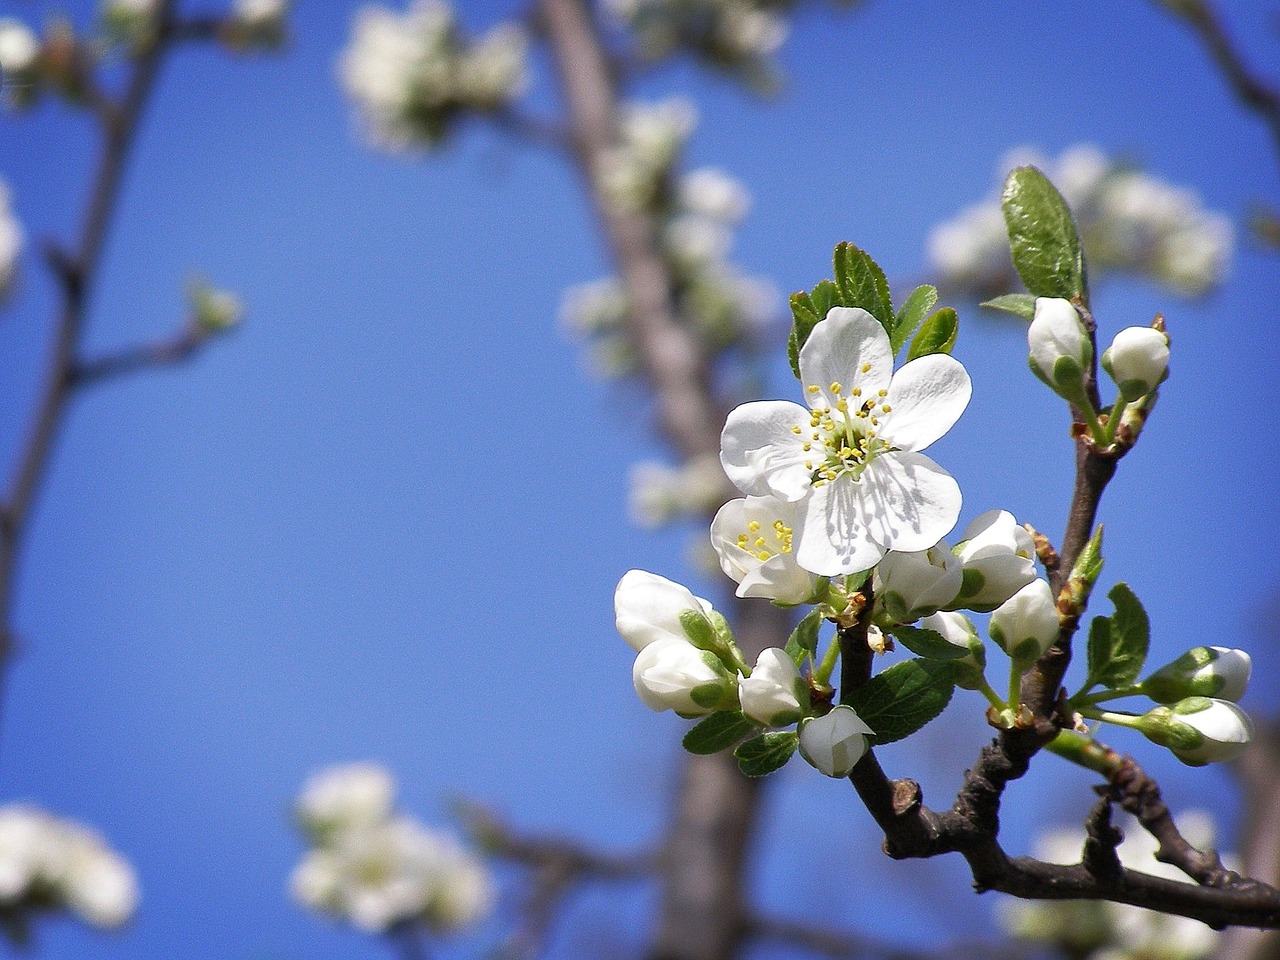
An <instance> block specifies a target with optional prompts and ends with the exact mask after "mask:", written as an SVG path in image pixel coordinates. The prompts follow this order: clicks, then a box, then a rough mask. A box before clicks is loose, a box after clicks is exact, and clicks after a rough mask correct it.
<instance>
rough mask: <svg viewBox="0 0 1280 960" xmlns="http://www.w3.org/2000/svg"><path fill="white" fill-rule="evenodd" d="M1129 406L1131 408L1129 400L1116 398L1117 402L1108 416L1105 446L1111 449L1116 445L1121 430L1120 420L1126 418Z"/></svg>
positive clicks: (1120, 397)
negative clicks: (1117, 433) (1118, 432)
mask: <svg viewBox="0 0 1280 960" xmlns="http://www.w3.org/2000/svg"><path fill="white" fill-rule="evenodd" d="M1127 406H1129V401H1128V400H1126V399H1125V398H1124V397H1122V396H1117V397H1116V402H1115V404H1114V405H1113V406H1112V407H1111V413H1110V414H1109V415H1108V416H1107V430H1106V433H1105V434H1104V435H1103V446H1105V447H1109V446H1111V444H1113V443H1115V439H1116V430H1118V429H1119V428H1120V418H1121V417H1123V416H1124V411H1125V408H1126V407H1127Z"/></svg>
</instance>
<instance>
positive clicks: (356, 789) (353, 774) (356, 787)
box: [297, 762, 396, 833]
mask: <svg viewBox="0 0 1280 960" xmlns="http://www.w3.org/2000/svg"><path fill="white" fill-rule="evenodd" d="M395 794H396V783H395V779H394V778H393V777H392V776H391V772H390V771H389V770H387V768H386V767H384V766H382V765H381V764H379V763H372V762H363V763H345V764H340V765H338V766H333V767H326V768H324V769H323V770H318V771H316V772H315V773H313V774H311V776H309V777H308V778H307V780H306V782H305V783H304V784H303V785H302V792H301V793H300V794H299V795H298V802H297V812H298V818H299V820H301V821H302V823H303V824H304V825H305V826H306V827H307V828H308V829H310V830H312V831H315V832H317V833H324V832H330V831H334V830H343V829H347V828H350V827H353V826H360V825H368V824H371V823H380V822H381V821H383V820H386V819H387V817H389V816H390V815H391V810H392V807H393V805H394V803H395Z"/></svg>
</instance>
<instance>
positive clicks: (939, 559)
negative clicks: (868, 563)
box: [874, 543, 964, 623]
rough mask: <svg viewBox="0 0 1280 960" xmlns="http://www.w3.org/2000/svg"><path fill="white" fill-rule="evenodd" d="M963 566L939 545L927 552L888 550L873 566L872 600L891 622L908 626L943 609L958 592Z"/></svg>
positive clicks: (943, 544)
mask: <svg viewBox="0 0 1280 960" xmlns="http://www.w3.org/2000/svg"><path fill="white" fill-rule="evenodd" d="M963 579H964V564H963V562H961V560H960V558H959V557H957V556H956V555H955V554H953V553H952V552H951V550H950V549H948V547H947V545H946V544H945V543H939V544H937V545H936V546H933V547H930V548H929V549H928V550H919V551H916V552H914V553H900V552H898V551H896V550H890V551H889V552H888V553H886V554H885V556H884V559H883V560H881V561H880V563H879V565H878V566H877V567H876V573H875V580H874V589H875V597H876V601H877V602H878V603H879V604H880V606H881V608H882V609H883V610H884V612H885V613H886V614H888V615H889V617H890V619H892V620H893V622H894V623H912V622H914V621H916V620H919V619H920V618H921V617H927V616H928V615H929V614H931V613H936V612H937V611H938V610H939V609H940V608H942V607H945V606H947V605H948V604H950V603H951V601H953V600H954V599H955V598H956V594H958V593H959V592H960V585H961V583H962V581H963Z"/></svg>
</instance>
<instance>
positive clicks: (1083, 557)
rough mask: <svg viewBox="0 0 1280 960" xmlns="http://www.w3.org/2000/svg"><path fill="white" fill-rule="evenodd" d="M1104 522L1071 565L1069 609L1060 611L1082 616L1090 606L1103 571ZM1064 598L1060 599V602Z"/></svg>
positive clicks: (1068, 586)
mask: <svg viewBox="0 0 1280 960" xmlns="http://www.w3.org/2000/svg"><path fill="white" fill-rule="evenodd" d="M1102 567H1103V559H1102V524H1098V527H1097V529H1096V530H1094V531H1093V536H1091V537H1090V538H1089V540H1088V542H1087V543H1086V544H1085V545H1084V548H1083V549H1082V550H1081V551H1080V555H1079V556H1078V557H1076V562H1075V564H1074V565H1073V566H1072V567H1071V575H1070V576H1069V577H1067V589H1066V594H1067V596H1066V603H1067V604H1068V606H1069V609H1066V610H1064V609H1062V607H1061V606H1059V611H1060V612H1062V613H1063V614H1064V615H1069V616H1074V617H1077V618H1078V617H1080V616H1083V614H1084V611H1085V608H1086V607H1088V606H1089V597H1090V595H1091V594H1092V593H1093V585H1094V584H1095V583H1097V582H1098V576H1099V575H1100V574H1101V573H1102ZM1061 603H1062V600H1061V599H1059V604H1061Z"/></svg>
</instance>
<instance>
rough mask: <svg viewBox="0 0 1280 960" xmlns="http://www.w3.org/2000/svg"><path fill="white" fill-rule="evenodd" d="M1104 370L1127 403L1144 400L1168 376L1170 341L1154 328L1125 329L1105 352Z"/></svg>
mask: <svg viewBox="0 0 1280 960" xmlns="http://www.w3.org/2000/svg"><path fill="white" fill-rule="evenodd" d="M1102 367H1103V369H1105V370H1106V371H1107V373H1109V374H1110V375H1111V379H1112V380H1114V381H1115V382H1116V387H1117V388H1119V390H1120V395H1121V396H1122V397H1124V398H1125V400H1128V401H1130V402H1132V401H1134V400H1137V399H1138V398H1139V397H1144V396H1146V395H1147V394H1148V393H1150V392H1151V391H1152V390H1154V389H1155V388H1156V387H1158V386H1159V385H1160V384H1162V383H1163V382H1164V381H1165V380H1166V379H1167V378H1168V376H1169V338H1168V337H1167V336H1166V335H1165V334H1164V332H1163V331H1161V330H1156V329H1155V328H1153V327H1125V329H1123V330H1121V331H1120V332H1119V333H1117V334H1116V338H1115V339H1114V340H1112V341H1111V346H1109V347H1107V349H1106V350H1105V351H1103V354H1102Z"/></svg>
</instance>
